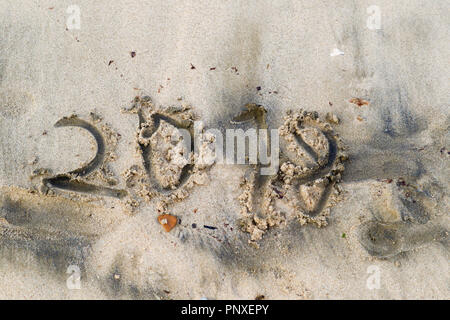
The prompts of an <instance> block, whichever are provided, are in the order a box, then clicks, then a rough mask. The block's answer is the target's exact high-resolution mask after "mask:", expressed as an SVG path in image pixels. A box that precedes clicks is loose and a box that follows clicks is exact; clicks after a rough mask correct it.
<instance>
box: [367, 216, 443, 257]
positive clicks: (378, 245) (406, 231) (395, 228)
mask: <svg viewBox="0 0 450 320" xmlns="http://www.w3.org/2000/svg"><path fill="white" fill-rule="evenodd" d="M358 239H359V242H360V243H361V245H362V246H363V247H364V248H365V249H366V250H367V252H368V253H369V254H370V255H372V256H374V257H377V258H389V257H392V256H395V255H397V254H399V253H401V252H405V251H410V250H413V249H417V248H420V247H422V246H424V245H426V244H428V243H431V242H433V241H445V240H446V239H448V231H447V230H446V229H445V228H444V227H442V226H439V225H435V224H432V223H427V224H422V225H419V224H414V223H410V222H397V223H390V224H388V223H382V222H378V221H368V222H366V223H363V224H362V225H360V226H359V230H358Z"/></svg>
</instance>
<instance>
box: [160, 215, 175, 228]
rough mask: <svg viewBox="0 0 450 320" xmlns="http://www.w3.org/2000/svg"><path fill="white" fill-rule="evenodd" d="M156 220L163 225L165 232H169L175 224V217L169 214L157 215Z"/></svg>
mask: <svg viewBox="0 0 450 320" xmlns="http://www.w3.org/2000/svg"><path fill="white" fill-rule="evenodd" d="M158 222H159V223H160V224H161V225H162V226H163V228H164V230H165V231H166V232H169V231H170V230H172V229H173V227H175V225H176V224H177V217H175V216H173V215H171V214H162V215H160V216H159V217H158Z"/></svg>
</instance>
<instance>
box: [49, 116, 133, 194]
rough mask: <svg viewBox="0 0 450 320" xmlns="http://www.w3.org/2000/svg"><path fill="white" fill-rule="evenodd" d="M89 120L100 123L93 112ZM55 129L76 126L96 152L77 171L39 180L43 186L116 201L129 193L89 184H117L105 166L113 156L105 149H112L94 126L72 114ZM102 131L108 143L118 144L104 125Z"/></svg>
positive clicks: (56, 125)
mask: <svg viewBox="0 0 450 320" xmlns="http://www.w3.org/2000/svg"><path fill="white" fill-rule="evenodd" d="M91 118H92V121H97V122H99V121H100V118H99V117H98V116H96V115H95V114H93V113H91ZM55 127H56V128H60V127H79V128H83V129H85V130H87V131H88V132H89V133H90V134H91V135H92V136H93V137H94V139H95V143H96V146H97V152H96V155H95V157H94V158H93V159H92V160H91V161H90V162H88V163H87V164H86V165H84V166H83V167H81V168H79V169H75V170H73V171H70V172H68V173H63V174H58V175H55V176H52V177H49V178H44V179H42V182H43V184H44V186H46V187H48V188H57V189H62V190H66V191H73V192H81V193H88V194H93V195H100V196H108V197H115V198H123V197H125V196H126V195H127V194H128V193H127V192H126V191H125V190H120V189H115V188H111V187H110V186H102V185H99V184H92V183H91V182H90V181H91V180H103V181H105V182H106V183H107V184H108V185H115V184H117V181H116V180H115V179H113V178H112V176H113V175H112V172H111V170H110V169H109V168H108V166H107V164H108V162H110V161H112V160H114V157H115V156H114V155H113V153H112V150H108V149H111V146H109V147H108V145H107V143H106V142H105V139H104V138H103V135H102V132H101V131H100V130H99V129H97V128H96V127H95V125H93V124H92V123H90V122H88V121H85V120H82V119H80V118H78V117H77V116H75V115H72V116H70V117H64V118H62V119H60V120H59V121H58V122H56V123H55ZM103 130H104V131H106V134H107V135H108V137H109V140H110V141H109V142H111V140H113V141H115V142H117V136H116V135H115V134H114V133H113V132H112V131H111V130H110V129H108V128H107V127H106V126H104V127H103Z"/></svg>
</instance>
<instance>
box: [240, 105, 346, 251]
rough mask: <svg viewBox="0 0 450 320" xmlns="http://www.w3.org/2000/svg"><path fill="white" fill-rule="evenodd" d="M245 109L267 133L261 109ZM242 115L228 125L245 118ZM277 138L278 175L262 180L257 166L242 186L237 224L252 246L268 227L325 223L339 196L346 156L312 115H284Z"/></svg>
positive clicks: (328, 128)
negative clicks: (279, 140)
mask: <svg viewBox="0 0 450 320" xmlns="http://www.w3.org/2000/svg"><path fill="white" fill-rule="evenodd" d="M246 107H247V109H248V113H249V114H250V113H252V114H253V115H254V119H255V120H256V122H257V125H258V126H259V127H260V128H264V129H267V124H266V121H265V115H266V110H265V109H264V107H262V106H257V105H254V104H251V105H247V106H246ZM244 114H245V113H241V114H240V115H239V116H238V117H237V118H235V119H233V122H234V123H237V122H236V120H240V119H244V118H246V117H247V118H248V117H249V114H247V116H246V117H244V116H243V115H244ZM279 135H280V136H281V137H282V138H283V140H284V142H285V146H284V148H281V149H282V150H280V169H279V171H278V172H277V173H276V174H275V175H272V176H261V175H259V170H258V166H256V167H254V168H252V169H250V170H249V171H247V173H246V174H245V176H244V179H243V182H242V185H241V186H242V187H243V192H242V194H241V195H240V197H239V201H240V203H241V213H242V215H243V218H242V219H241V226H242V228H243V230H245V231H246V232H248V233H250V235H251V239H250V243H252V244H255V245H257V244H256V241H257V240H259V239H261V237H262V235H263V234H264V232H265V231H266V230H267V229H269V228H270V227H274V226H278V225H280V224H282V223H285V222H287V221H288V220H291V219H293V218H295V219H297V220H298V221H299V222H300V223H301V224H302V225H303V224H306V223H308V222H312V223H315V224H316V225H318V226H319V227H320V226H324V225H326V223H327V222H326V216H327V215H328V214H329V211H330V207H331V206H332V205H333V204H334V202H336V200H337V195H338V194H339V193H340V192H339V189H338V187H337V186H336V184H337V183H338V182H339V181H340V180H341V175H342V172H343V171H344V165H343V163H344V162H345V161H346V160H347V158H348V157H347V155H346V153H345V152H344V149H345V148H344V144H343V142H342V140H341V139H340V138H339V136H338V135H337V134H336V133H335V132H334V131H333V129H332V127H331V126H330V124H328V123H325V122H323V121H321V120H320V119H319V116H318V114H317V113H316V112H306V111H302V110H300V111H297V112H289V113H288V114H287V116H286V117H285V122H284V124H283V125H282V126H281V127H280V128H279ZM333 191H334V192H333ZM332 195H333V197H332ZM288 208H290V209H288ZM286 209H287V210H286Z"/></svg>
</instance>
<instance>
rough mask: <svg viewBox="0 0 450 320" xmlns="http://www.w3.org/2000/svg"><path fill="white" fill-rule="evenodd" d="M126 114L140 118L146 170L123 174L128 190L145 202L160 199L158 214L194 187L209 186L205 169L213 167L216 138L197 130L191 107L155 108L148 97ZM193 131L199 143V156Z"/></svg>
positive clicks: (138, 138)
mask: <svg viewBox="0 0 450 320" xmlns="http://www.w3.org/2000/svg"><path fill="white" fill-rule="evenodd" d="M124 111H125V112H128V113H134V114H137V115H138V118H139V126H138V130H137V133H136V141H137V151H138V152H139V153H140V155H141V156H142V166H143V168H142V167H140V166H133V167H131V168H130V169H129V170H127V171H126V172H125V173H124V176H125V179H126V182H127V186H128V187H130V188H132V189H133V188H134V187H135V188H134V189H136V188H137V189H138V190H137V191H135V193H137V194H138V195H139V196H140V197H141V198H143V199H145V200H146V201H150V200H151V199H153V198H156V199H158V200H159V202H158V211H159V212H164V211H166V209H167V206H168V204H169V203H173V202H176V201H181V200H183V199H185V198H186V197H187V196H188V195H189V192H190V190H191V189H192V188H193V187H194V185H195V184H198V185H204V184H206V183H207V181H208V177H207V174H206V169H207V168H209V167H210V166H211V165H212V164H213V163H214V157H213V155H212V151H213V150H212V149H211V147H210V146H211V145H212V143H213V142H214V136H212V135H206V134H203V129H202V128H194V120H195V116H194V114H193V112H192V110H191V108H190V107H188V106H177V107H175V106H174V107H167V108H163V107H156V106H154V105H153V104H152V102H151V99H150V98H149V97H136V98H135V99H134V101H133V105H132V106H131V108H129V109H125V110H124ZM194 130H196V131H197V130H198V132H196V135H197V136H198V137H199V139H200V142H199V148H198V149H199V150H198V151H197V152H195V150H194ZM205 159H206V161H204V160H205Z"/></svg>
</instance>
